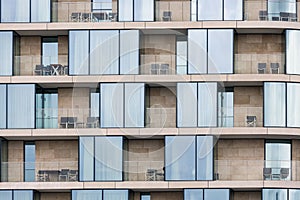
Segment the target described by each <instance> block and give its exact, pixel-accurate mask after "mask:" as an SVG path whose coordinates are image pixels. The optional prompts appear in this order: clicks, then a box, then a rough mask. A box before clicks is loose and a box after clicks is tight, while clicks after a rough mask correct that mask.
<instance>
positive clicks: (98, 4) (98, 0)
mask: <svg viewBox="0 0 300 200" xmlns="http://www.w3.org/2000/svg"><path fill="white" fill-rule="evenodd" d="M92 2H93V11H100V12H103V11H108V12H111V11H112V0H92Z"/></svg>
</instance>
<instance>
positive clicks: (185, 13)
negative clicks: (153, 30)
mask: <svg viewBox="0 0 300 200" xmlns="http://www.w3.org/2000/svg"><path fill="white" fill-rule="evenodd" d="M190 8H191V2H190V1H189V0H180V1H170V0H160V1H155V13H156V16H155V21H163V19H162V17H163V12H164V11H171V21H190V10H191V9H190Z"/></svg>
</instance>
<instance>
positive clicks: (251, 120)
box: [246, 116, 256, 127]
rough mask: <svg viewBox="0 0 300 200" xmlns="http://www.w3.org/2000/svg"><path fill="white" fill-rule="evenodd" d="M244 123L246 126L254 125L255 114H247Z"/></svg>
mask: <svg viewBox="0 0 300 200" xmlns="http://www.w3.org/2000/svg"><path fill="white" fill-rule="evenodd" d="M246 125H247V127H256V116H247V117H246Z"/></svg>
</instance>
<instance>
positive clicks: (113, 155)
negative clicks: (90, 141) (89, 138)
mask: <svg viewBox="0 0 300 200" xmlns="http://www.w3.org/2000/svg"><path fill="white" fill-rule="evenodd" d="M122 154H123V138H122V137H95V181H121V180H122V169H123V156H122Z"/></svg>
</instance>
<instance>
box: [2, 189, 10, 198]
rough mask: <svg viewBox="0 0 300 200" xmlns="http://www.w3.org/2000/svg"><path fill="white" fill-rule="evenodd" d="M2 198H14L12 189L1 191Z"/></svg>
mask: <svg viewBox="0 0 300 200" xmlns="http://www.w3.org/2000/svg"><path fill="white" fill-rule="evenodd" d="M0 199H1V200H12V191H11V190H10V191H4V190H1V191H0Z"/></svg>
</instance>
